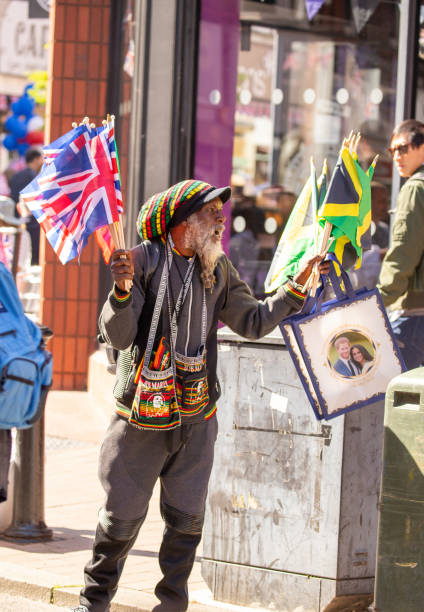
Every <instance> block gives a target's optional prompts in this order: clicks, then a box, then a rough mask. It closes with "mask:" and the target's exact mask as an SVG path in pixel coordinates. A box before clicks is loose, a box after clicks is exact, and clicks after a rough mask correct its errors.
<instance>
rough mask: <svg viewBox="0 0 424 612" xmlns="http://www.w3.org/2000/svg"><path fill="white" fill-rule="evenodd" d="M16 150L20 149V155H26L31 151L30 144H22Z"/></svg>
mask: <svg viewBox="0 0 424 612" xmlns="http://www.w3.org/2000/svg"><path fill="white" fill-rule="evenodd" d="M16 148H17V149H18V153H19V155H25V153H26V152H27V150H28V149H29V144H28V143H27V142H20V143H19V144H18V146H17V147H16Z"/></svg>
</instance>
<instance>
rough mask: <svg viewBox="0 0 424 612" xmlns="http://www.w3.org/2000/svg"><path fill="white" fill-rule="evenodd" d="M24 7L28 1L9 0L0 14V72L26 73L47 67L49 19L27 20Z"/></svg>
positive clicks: (18, 74)
mask: <svg viewBox="0 0 424 612" xmlns="http://www.w3.org/2000/svg"><path fill="white" fill-rule="evenodd" d="M43 4H46V2H44V3H43ZM28 9H29V5H28V2H24V1H22V0H13V1H12V2H9V4H8V5H7V8H6V10H5V12H4V13H3V15H2V17H1V21H0V73H3V74H10V75H16V76H26V75H27V73H29V72H32V71H34V70H47V49H46V44H47V41H48V36H49V21H48V19H45V18H36V19H30V18H29V15H28V12H29V11H28Z"/></svg>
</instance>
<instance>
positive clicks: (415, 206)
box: [377, 166, 424, 313]
mask: <svg viewBox="0 0 424 612" xmlns="http://www.w3.org/2000/svg"><path fill="white" fill-rule="evenodd" d="M377 287H378V289H379V290H380V293H381V296H382V298H383V302H384V305H385V306H390V309H391V310H403V311H406V313H407V312H408V311H413V310H417V309H422V311H423V313H424V166H420V168H418V170H417V171H416V172H415V173H414V174H413V175H412V176H411V177H410V178H409V179H408V180H407V181H406V183H405V184H404V185H403V187H402V189H401V190H400V192H399V196H398V201H397V208H396V215H395V218H394V222H393V227H392V232H391V245H390V248H389V250H388V251H387V254H386V257H385V258H384V261H383V264H382V267H381V272H380V278H379V284H378V285H377Z"/></svg>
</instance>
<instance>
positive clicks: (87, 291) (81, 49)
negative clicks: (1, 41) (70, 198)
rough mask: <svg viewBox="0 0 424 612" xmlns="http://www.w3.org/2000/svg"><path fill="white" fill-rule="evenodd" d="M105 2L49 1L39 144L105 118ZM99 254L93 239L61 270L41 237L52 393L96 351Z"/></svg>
mask: <svg viewBox="0 0 424 612" xmlns="http://www.w3.org/2000/svg"><path fill="white" fill-rule="evenodd" d="M110 4H111V0H78V1H76V0H56V2H55V3H53V7H52V9H51V13H52V14H51V17H50V19H51V26H52V33H51V47H50V58H51V59H50V76H51V83H50V91H49V95H48V101H47V109H46V110H47V116H46V126H47V127H46V142H51V141H52V140H55V139H56V138H58V137H59V136H60V135H62V134H64V133H65V132H67V131H68V130H70V129H71V124H72V122H73V121H80V120H81V119H82V118H83V117H84V116H86V115H87V116H88V117H89V118H90V120H91V121H93V122H94V123H96V125H99V124H100V123H101V120H102V119H104V118H105V116H106V112H107V111H106V87H107V74H108V47H109V27H110V24H109V19H110ZM99 257H100V251H99V248H98V246H97V244H96V241H95V238H94V236H91V237H90V239H89V241H88V244H87V246H86V247H85V248H84V249H83V251H82V254H81V260H80V263H79V264H78V261H77V260H76V261H73V262H70V263H68V264H66V266H63V265H62V264H61V263H60V261H59V260H58V258H57V256H56V254H55V253H54V251H53V250H52V248H51V247H50V245H49V244H48V243H47V242H46V240H44V236H43V239H42V244H41V250H40V262H41V265H42V266H43V267H42V270H43V272H42V285H41V317H40V318H41V321H42V322H43V323H44V324H45V325H48V326H49V327H51V329H52V330H53V332H54V337H53V340H52V341H51V343H50V344H49V348H50V350H52V352H53V359H54V361H53V363H54V379H53V380H54V388H55V389H76V390H82V389H85V388H86V385H87V369H88V357H89V355H90V354H91V353H92V352H93V351H94V350H95V347H96V345H95V337H96V317H97V307H98V274H99Z"/></svg>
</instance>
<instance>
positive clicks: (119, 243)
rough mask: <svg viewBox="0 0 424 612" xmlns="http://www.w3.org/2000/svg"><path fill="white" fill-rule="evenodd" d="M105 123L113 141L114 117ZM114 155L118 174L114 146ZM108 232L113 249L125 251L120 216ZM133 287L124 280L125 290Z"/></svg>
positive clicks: (110, 225) (110, 117)
mask: <svg viewBox="0 0 424 612" xmlns="http://www.w3.org/2000/svg"><path fill="white" fill-rule="evenodd" d="M104 123H106V125H107V126H111V127H112V128H113V138H114V139H115V116H114V115H109V113H108V114H107V116H106V122H104ZM115 153H116V159H117V165H118V173H119V174H120V172H119V161H118V152H117V150H116V146H115ZM119 180H121V177H119ZM109 231H110V235H111V236H112V240H113V242H114V244H115V248H117V249H120V250H122V251H125V250H126V247H125V235H124V229H123V226H122V215H118V221H114V222H113V223H109ZM122 257H123V258H124V256H122ZM132 285H133V282H132V280H130V279H125V281H124V286H125V290H126V291H129V290H130V289H131V287H132Z"/></svg>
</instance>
